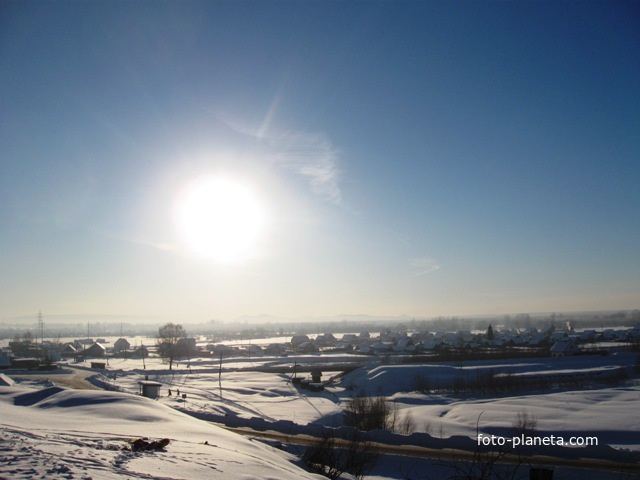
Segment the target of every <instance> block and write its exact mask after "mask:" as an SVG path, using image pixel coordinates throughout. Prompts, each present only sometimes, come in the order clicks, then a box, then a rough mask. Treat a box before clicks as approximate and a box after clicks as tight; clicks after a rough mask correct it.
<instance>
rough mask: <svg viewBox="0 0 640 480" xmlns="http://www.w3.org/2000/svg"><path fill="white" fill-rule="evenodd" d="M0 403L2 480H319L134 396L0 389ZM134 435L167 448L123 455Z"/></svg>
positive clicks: (267, 450)
mask: <svg viewBox="0 0 640 480" xmlns="http://www.w3.org/2000/svg"><path fill="white" fill-rule="evenodd" d="M0 402H1V410H2V421H1V423H2V445H3V446H2V453H1V455H2V460H3V462H1V463H0V475H2V476H3V478H4V476H6V477H8V478H25V479H26V478H83V479H90V478H91V479H96V480H97V479H120V478H123V477H124V478H126V477H131V478H156V479H180V478H184V479H188V478H211V477H212V476H214V475H215V476H219V477H225V478H239V479H242V478H247V479H249V478H265V479H267V478H268V479H278V480H285V479H292V480H293V479H300V478H309V479H311V478H322V477H318V476H316V475H313V474H310V473H307V472H306V471H304V470H302V469H301V468H299V467H298V466H296V465H295V464H294V463H293V460H295V458H294V457H292V456H291V455H289V454H285V453H284V452H280V451H278V450H275V449H273V448H271V447H269V446H267V445H265V444H264V443H262V442H257V441H252V440H249V439H247V438H245V437H241V436H240V435H237V434H235V433H231V432H228V431H226V430H224V429H222V428H219V427H217V426H214V425H211V424H208V423H206V422H202V421H200V420H196V419H194V418H193V417H190V416H189V415H185V414H183V413H180V412H178V411H176V410H174V409H172V408H170V407H168V406H166V405H162V404H161V403H158V402H155V401H153V400H150V399H147V398H144V397H140V396H135V395H130V394H126V393H120V392H107V391H98V390H72V389H64V388H61V387H48V388H44V389H41V390H35V389H31V388H21V387H0ZM140 437H148V438H149V439H161V438H165V437H166V438H169V439H170V440H171V443H170V444H169V445H168V446H167V447H166V448H165V449H164V450H160V451H152V452H133V451H130V450H129V449H128V441H129V440H131V439H135V438H140Z"/></svg>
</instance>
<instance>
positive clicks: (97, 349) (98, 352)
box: [79, 342, 107, 358]
mask: <svg viewBox="0 0 640 480" xmlns="http://www.w3.org/2000/svg"><path fill="white" fill-rule="evenodd" d="M106 353H107V349H106V348H104V347H103V346H102V345H101V344H100V343H98V342H96V343H94V344H93V345H91V346H90V347H89V348H87V349H86V350H83V351H81V352H80V353H79V355H82V356H83V357H85V358H96V357H104V356H105V355H106Z"/></svg>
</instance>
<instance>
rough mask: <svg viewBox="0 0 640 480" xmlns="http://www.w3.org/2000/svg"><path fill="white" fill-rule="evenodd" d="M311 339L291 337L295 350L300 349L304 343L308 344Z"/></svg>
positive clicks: (298, 336) (303, 336) (301, 336)
mask: <svg viewBox="0 0 640 480" xmlns="http://www.w3.org/2000/svg"><path fill="white" fill-rule="evenodd" d="M308 342H309V337H308V336H307V335H294V336H293V337H291V346H292V347H293V348H298V347H299V346H300V345H302V344H303V343H308Z"/></svg>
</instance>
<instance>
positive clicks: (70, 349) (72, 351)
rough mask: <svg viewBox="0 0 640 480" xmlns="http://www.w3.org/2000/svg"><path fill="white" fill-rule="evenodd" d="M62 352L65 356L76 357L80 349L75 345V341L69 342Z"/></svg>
mask: <svg viewBox="0 0 640 480" xmlns="http://www.w3.org/2000/svg"><path fill="white" fill-rule="evenodd" d="M60 354H61V355H62V356H63V357H75V356H76V355H77V354H78V349H77V348H76V347H75V346H74V345H73V343H67V344H66V345H65V346H64V347H62V351H61V352H60Z"/></svg>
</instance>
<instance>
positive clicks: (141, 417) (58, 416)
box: [0, 354, 640, 479]
mask: <svg viewBox="0 0 640 480" xmlns="http://www.w3.org/2000/svg"><path fill="white" fill-rule="evenodd" d="M320 359H322V361H325V360H326V358H325V357H324V356H323V357H313V356H311V357H299V358H287V359H276V358H266V357H265V358H256V359H253V360H250V361H247V360H246V359H244V360H242V361H237V362H236V361H233V360H230V359H226V360H225V362H224V363H223V365H222V368H221V369H220V367H219V365H218V361H217V360H215V359H192V361H191V362H190V364H189V367H190V368H187V365H186V363H184V362H180V363H179V365H178V366H177V367H174V369H173V370H171V371H169V369H168V368H167V367H168V366H167V365H166V364H163V363H162V362H161V361H160V360H159V359H157V358H155V359H154V358H149V359H147V360H146V361H145V362H144V365H143V363H142V361H141V360H116V359H111V360H110V361H109V365H108V368H107V370H105V371H95V370H91V368H90V363H89V362H87V363H70V364H68V365H67V366H64V367H63V368H61V369H59V370H56V371H53V372H47V373H43V372H39V373H37V374H35V373H26V372H22V374H16V375H14V377H15V378H18V380H19V382H18V383H17V385H16V386H14V387H0V412H1V413H0V425H1V426H2V447H0V448H1V450H0V456H1V460H3V461H2V462H0V477H1V476H4V477H6V478H93V479H98V478H105V479H110V478H123V477H127V476H129V477H136V478H167V479H168V478H172V479H178V478H185V479H187V478H212V477H213V478H280V479H286V478H307V477H308V478H313V475H312V474H309V473H306V472H305V471H303V470H302V469H300V468H298V466H296V464H295V462H296V458H295V457H293V456H290V455H289V454H286V453H284V452H282V451H280V450H276V449H273V448H271V447H268V446H265V445H264V444H263V443H262V442H260V441H258V440H256V439H249V438H247V437H241V436H239V435H238V434H236V433H232V432H229V431H227V430H224V429H222V428H220V427H218V426H215V425H212V424H211V423H207V422H203V421H202V420H196V419H195V418H193V417H192V416H189V415H185V414H184V413H182V412H189V413H191V414H195V415H197V416H199V417H201V418H205V419H208V420H210V421H213V422H215V423H218V424H227V425H234V426H241V427H253V428H256V429H257V430H264V429H265V428H269V429H271V430H275V431H280V432H281V433H284V434H295V433H298V432H300V431H304V430H305V429H308V428H310V426H309V424H313V425H317V424H320V425H326V426H338V425H340V423H341V422H342V412H343V411H344V407H345V404H346V402H347V399H348V398H350V397H351V396H353V395H354V394H357V393H360V392H367V393H368V394H371V395H384V396H386V397H387V398H388V399H389V400H391V401H393V402H395V403H396V405H397V406H398V409H399V416H400V418H403V417H404V416H405V415H407V414H408V415H410V417H411V418H412V420H413V422H412V423H413V426H414V431H415V432H416V434H414V435H411V436H409V437H405V439H404V440H402V441H401V443H402V444H413V445H417V446H424V447H433V448H440V449H442V448H453V447H456V446H459V445H461V443H460V439H461V437H467V439H472V440H473V441H475V440H476V429H477V428H478V429H479V431H480V433H482V434H484V435H492V434H493V435H500V436H503V437H507V438H508V437H511V436H512V435H514V434H515V431H514V428H513V423H514V421H515V420H516V418H517V416H518V415H519V414H522V413H523V412H526V414H527V415H528V416H529V418H534V419H535V423H536V425H535V429H536V432H535V435H537V436H540V437H543V436H547V437H548V436H551V435H553V436H555V437H556V438H557V437H558V436H563V437H565V438H569V437H571V436H576V437H577V436H582V437H595V438H597V442H598V448H597V449H591V450H584V451H582V450H579V452H580V453H579V454H578V456H579V455H584V456H586V457H587V458H596V459H598V460H599V461H602V460H617V461H620V460H624V461H627V462H628V461H630V460H631V461H632V460H633V459H634V458H635V461H636V463H635V467H636V472H635V473H633V474H632V473H629V471H625V472H624V473H621V472H618V471H615V470H614V471H609V472H602V471H595V470H594V469H588V470H584V471H581V472H577V471H576V470H575V469H567V468H560V467H556V469H555V476H554V478H555V479H558V478H575V477H576V475H578V474H579V475H580V476H581V477H582V478H585V479H586V478H603V479H609V478H610V479H618V478H637V476H634V475H637V473H638V470H637V468H638V466H639V465H640V464H638V463H637V462H638V460H639V459H640V416H638V415H637V411H638V408H639V407H640V386H639V385H637V384H634V383H633V382H627V383H626V384H625V385H624V386H620V385H613V386H602V385H601V386H590V387H587V388H584V389H581V390H576V389H565V390H562V389H554V390H552V391H546V392H545V391H543V392H541V391H519V392H518V393H517V394H503V395H501V396H498V397H496V398H493V397H491V396H489V395H487V394H485V395H476V396H474V397H469V396H468V395H467V396H466V397H465V396H462V395H454V394H451V393H448V394H444V393H437V394H435V393H419V392H415V391H411V390H412V389H411V385H412V383H413V382H414V381H415V376H416V373H422V374H425V372H426V373H428V377H429V378H430V379H435V378H441V379H444V378H447V377H449V378H451V376H455V375H462V374H469V375H471V374H472V372H474V373H473V374H476V373H477V372H478V371H482V370H483V369H486V370H489V369H490V370H491V371H494V372H509V373H512V374H514V375H518V374H524V373H528V374H531V373H532V372H534V373H535V372H546V373H550V374H554V372H563V373H562V374H565V373H566V372H567V371H575V372H580V371H587V370H593V369H606V368H610V367H614V366H619V365H624V364H627V365H628V364H632V363H628V362H632V358H631V356H629V357H626V356H625V354H619V356H609V357H581V358H579V359H578V358H575V359H574V358H565V359H541V360H527V361H522V360H518V361H510V362H500V363H499V364H498V363H495V362H475V363H469V364H465V365H460V364H449V365H446V364H444V365H380V364H379V362H375V361H372V362H371V363H370V364H368V365H366V366H364V367H362V368H358V369H356V370H354V371H353V372H351V373H350V374H347V375H345V376H344V377H340V378H339V379H336V381H335V382H333V383H332V384H330V385H328V386H327V388H326V390H325V391H323V392H311V391H309V390H301V389H299V388H297V387H296V386H294V385H293V383H292V382H291V377H292V375H293V373H292V371H291V373H286V374H285V373H265V372H260V371H249V370H246V368H247V367H252V368H258V367H261V366H266V365H270V366H273V365H274V364H275V363H277V362H286V363H287V364H293V363H297V364H299V365H300V364H304V363H311V362H313V361H316V362H317V361H319V360H320ZM344 360H345V358H344V357H340V359H339V361H344ZM465 372H466V373H465ZM323 373H324V374H323V380H327V379H328V378H329V377H330V376H331V375H332V374H333V373H330V372H323ZM299 375H300V376H306V375H307V374H299ZM83 378H86V380H88V381H89V382H91V384H92V385H93V386H99V387H103V388H104V387H107V388H114V389H118V390H120V392H107V391H103V390H82V391H80V390H66V389H62V387H61V386H64V385H74V386H79V385H82V383H83V382H85V380H83ZM145 378H148V379H149V380H154V381H157V382H160V383H161V384H162V387H161V390H160V397H159V398H158V399H157V400H149V399H145V398H142V397H140V396H139V395H131V394H137V393H138V392H139V388H140V387H139V384H138V382H139V381H141V380H144V379H145ZM87 385H88V384H87ZM169 391H171V396H169ZM178 393H179V395H178ZM185 396H186V397H185ZM427 434H428V435H427ZM139 437H148V438H150V439H152V440H154V439H158V438H164V437H166V438H169V439H170V440H171V443H170V444H169V445H168V446H167V447H166V448H165V449H164V450H162V451H157V452H156V451H154V452H131V451H128V450H127V446H128V443H127V441H128V440H129V439H132V438H139ZM393 441H395V442H397V441H398V440H397V439H396V440H393ZM205 442H206V443H205ZM467 445H468V443H467ZM612 447H613V448H612ZM569 450H570V449H567V448H566V447H560V446H557V447H550V448H547V449H546V450H545V451H544V452H545V453H546V454H549V453H550V454H551V455H553V456H558V457H564V458H572V459H573V460H575V457H576V455H574V454H571V453H566V452H567V451H569ZM574 450H575V449H574ZM592 454H593V456H591V455H592ZM609 457H611V458H609ZM443 469H444V470H443ZM451 472H452V471H451V469H450V468H449V470H447V467H444V466H443V462H442V461H436V460H425V459H416V458H409V457H400V456H394V455H387V456H385V457H383V459H382V461H381V462H380V464H379V467H378V468H377V469H376V470H375V471H374V472H372V474H371V476H370V477H368V478H374V479H383V478H397V479H402V478H412V479H428V478H449V477H450V476H451V475H452V473H451ZM520 473H521V475H520V474H519V476H518V477H516V478H528V470H525V469H523V470H522V471H521V472H520ZM315 478H318V477H315Z"/></svg>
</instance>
